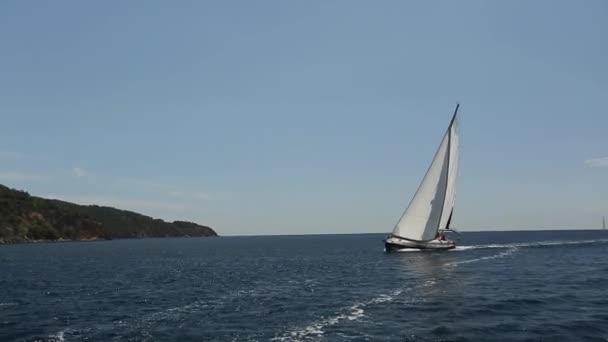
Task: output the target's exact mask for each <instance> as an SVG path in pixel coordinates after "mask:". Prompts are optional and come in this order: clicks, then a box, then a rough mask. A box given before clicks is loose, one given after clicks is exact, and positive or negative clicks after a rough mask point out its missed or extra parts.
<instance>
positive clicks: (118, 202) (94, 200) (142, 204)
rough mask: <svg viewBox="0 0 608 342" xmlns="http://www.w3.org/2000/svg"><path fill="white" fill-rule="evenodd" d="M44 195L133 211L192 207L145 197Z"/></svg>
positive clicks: (172, 209)
mask: <svg viewBox="0 0 608 342" xmlns="http://www.w3.org/2000/svg"><path fill="white" fill-rule="evenodd" d="M43 197H46V198H51V199H58V200H62V201H67V202H73V203H77V204H82V205H100V206H110V207H115V208H118V209H126V210H133V211H147V210H165V211H184V210H188V209H190V208H188V207H186V206H184V205H180V204H176V203H168V202H161V201H151V200H145V199H131V198H114V197H103V196H74V195H56V194H47V195H44V196H43Z"/></svg>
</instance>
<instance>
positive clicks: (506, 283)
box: [0, 230, 608, 342]
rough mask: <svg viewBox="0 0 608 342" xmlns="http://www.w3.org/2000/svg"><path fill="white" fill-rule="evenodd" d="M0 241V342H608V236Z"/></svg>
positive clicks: (550, 233)
mask: <svg viewBox="0 0 608 342" xmlns="http://www.w3.org/2000/svg"><path fill="white" fill-rule="evenodd" d="M383 238H384V236H383V235H382V234H357V235H308V236H257V237H220V238H159V239H138V240H112V241H98V242H65V243H36V244H22V245H3V246H0V341H3V342H4V341H54V342H59V341H608V231H600V230H596V231H589V230H588V231H583V230H570V231H527V232H469V233H463V234H462V235H461V238H460V240H459V242H458V247H457V248H456V249H454V250H451V251H444V252H408V253H392V254H387V253H384V251H383V243H382V239H383Z"/></svg>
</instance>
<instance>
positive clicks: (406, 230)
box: [393, 105, 459, 241]
mask: <svg viewBox="0 0 608 342" xmlns="http://www.w3.org/2000/svg"><path fill="white" fill-rule="evenodd" d="M458 107H459V106H458V105H457V106H456V110H455V111H454V116H453V117H452V121H451V122H450V125H449V127H448V129H447V131H446V133H445V135H444V136H443V139H442V140H441V144H439V148H438V149H437V152H436V153H435V157H434V158H433V161H432V162H431V165H430V166H429V169H428V170H427V172H426V175H424V178H423V179H422V183H420V186H419V187H418V190H417V191H416V194H415V195H414V197H413V198H412V200H411V202H410V204H409V205H408V207H407V209H406V210H405V212H404V213H403V215H402V216H401V219H399V222H397V224H396V225H395V228H394V229H393V235H394V236H398V237H401V238H405V239H409V240H414V241H430V240H433V239H434V238H435V237H436V236H437V231H438V230H439V229H446V228H449V225H450V221H451V219H452V213H453V210H454V200H455V198H456V175H457V173H458V120H457V118H456V115H457V113H458Z"/></svg>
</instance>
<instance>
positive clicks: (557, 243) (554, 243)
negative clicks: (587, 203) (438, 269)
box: [450, 239, 608, 252]
mask: <svg viewBox="0 0 608 342" xmlns="http://www.w3.org/2000/svg"><path fill="white" fill-rule="evenodd" d="M601 242H608V239H596V240H569V241H537V242H516V243H505V244H488V245H472V246H456V248H454V249H450V251H455V252H458V251H468V250H472V249H486V248H512V247H542V246H561V245H579V244H588V243H601Z"/></svg>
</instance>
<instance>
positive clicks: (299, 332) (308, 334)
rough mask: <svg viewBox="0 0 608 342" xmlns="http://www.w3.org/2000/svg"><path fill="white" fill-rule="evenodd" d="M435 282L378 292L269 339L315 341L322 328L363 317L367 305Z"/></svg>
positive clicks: (392, 298) (382, 301)
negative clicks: (383, 292) (332, 313)
mask: <svg viewBox="0 0 608 342" xmlns="http://www.w3.org/2000/svg"><path fill="white" fill-rule="evenodd" d="M433 284H435V282H434V281H432V280H429V281H427V282H425V283H423V284H421V285H417V286H412V287H407V288H400V289H396V290H393V291H391V292H389V293H386V294H380V295H378V296H376V297H373V298H371V299H369V300H367V301H364V302H358V303H355V304H353V305H351V306H349V307H345V308H342V309H340V310H338V311H337V312H336V313H335V314H334V315H332V316H329V317H322V318H320V319H319V320H316V321H313V322H310V323H309V324H308V325H307V326H305V327H303V328H296V329H293V330H290V331H288V332H286V333H284V334H283V335H282V336H277V337H274V338H272V339H271V341H294V342H295V341H316V340H318V339H319V338H321V336H323V334H324V333H325V331H324V329H325V328H327V327H330V326H333V325H337V324H339V323H340V322H342V321H345V320H346V321H356V320H358V319H360V318H362V317H365V308H366V307H368V306H372V305H376V304H381V303H390V302H392V301H394V300H395V299H396V298H397V297H398V296H399V295H401V294H402V293H404V292H409V291H413V290H415V289H419V288H423V287H429V286H432V285H433Z"/></svg>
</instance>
